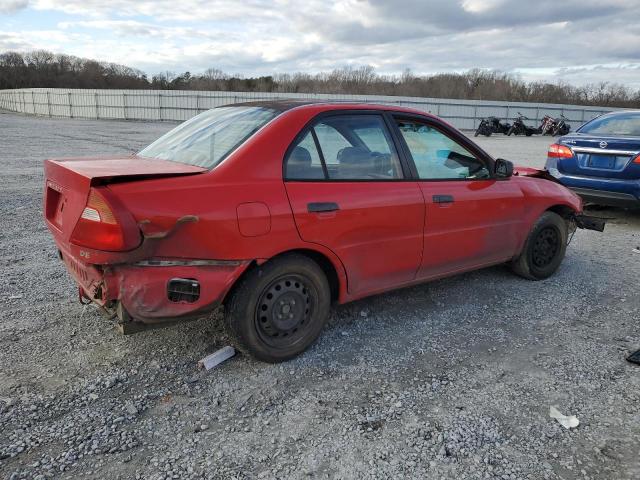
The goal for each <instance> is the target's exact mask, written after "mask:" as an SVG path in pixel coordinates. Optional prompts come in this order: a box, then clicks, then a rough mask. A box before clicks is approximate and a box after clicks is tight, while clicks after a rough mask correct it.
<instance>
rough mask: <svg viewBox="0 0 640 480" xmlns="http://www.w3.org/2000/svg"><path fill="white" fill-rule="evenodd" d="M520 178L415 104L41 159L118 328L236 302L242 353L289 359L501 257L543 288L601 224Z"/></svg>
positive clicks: (78, 265) (311, 110)
mask: <svg viewBox="0 0 640 480" xmlns="http://www.w3.org/2000/svg"><path fill="white" fill-rule="evenodd" d="M513 170H514V168H513V165H512V164H511V163H510V162H509V161H506V160H502V159H497V160H494V159H493V158H492V157H491V156H490V155H488V154H487V153H486V152H484V151H483V150H482V149H481V148H480V147H478V146H477V145H476V144H474V143H473V142H472V141H471V140H469V139H468V138H467V137H466V136H464V135H463V134H461V133H460V132H459V131H457V130H456V129H454V128H453V127H451V126H449V125H448V124H446V123H445V122H443V121H442V120H440V119H438V118H437V117H434V116H431V115H428V114H425V113H424V112H420V111H417V110H413V109H408V108H400V107H394V106H382V105H369V104H364V105H363V104H347V103H303V102H299V103H296V102H263V103H250V104H237V105H231V106H225V107H220V108H215V109H213V110H209V111H207V112H205V113H202V114H200V115H198V116H196V117H194V118H192V119H190V120H188V121H187V122H184V123H183V124H181V125H179V126H178V127H176V128H175V129H173V130H171V131H170V132H168V133H167V134H165V135H164V136H162V137H161V138H159V139H158V140H157V141H155V142H154V143H152V144H151V145H149V146H148V147H146V148H145V149H143V150H142V151H140V152H139V153H138V154H136V155H133V156H117V157H104V158H68V159H51V160H47V161H46V162H45V176H46V180H45V195H44V215H45V218H46V223H47V226H48V227H49V229H50V231H51V233H52V234H53V237H54V239H55V243H56V245H57V247H58V250H59V253H60V257H61V259H62V260H63V261H64V263H65V265H66V267H67V269H68V271H69V273H70V274H71V275H72V276H73V278H74V279H75V281H76V282H77V284H78V285H79V292H80V300H81V301H82V302H88V301H90V302H95V303H96V304H98V305H99V306H100V307H102V309H103V310H104V311H105V312H107V313H108V314H110V315H111V316H113V317H117V321H118V325H119V326H120V328H121V329H122V331H123V332H124V333H133V332H137V331H141V330H145V329H147V328H153V327H157V326H163V325H168V324H174V323H177V322H182V321H185V320H187V319H193V318H200V317H203V316H204V315H205V314H206V313H207V312H209V311H211V310H213V309H214V308H216V307H218V306H220V305H224V310H225V317H226V320H225V321H226V323H227V325H228V327H229V330H230V332H231V333H232V335H233V336H234V337H235V340H236V341H237V345H238V346H239V347H240V348H241V349H244V350H245V351H248V352H250V353H251V354H252V355H254V356H255V357H256V358H258V359H261V360H264V361H268V362H278V361H283V360H286V359H289V358H292V357H293V356H295V355H298V354H299V353H301V352H302V351H304V350H305V349H306V348H307V347H308V346H309V345H310V344H311V343H312V342H313V341H314V340H315V339H316V338H317V337H318V335H319V334H320V332H321V330H322V328H323V325H324V324H325V322H326V320H327V318H328V316H329V311H330V308H331V305H332V304H334V303H345V302H349V301H351V300H355V299H358V298H362V297H365V296H368V295H373V294H376V293H379V292H384V291H387V290H390V289H395V288H399V287H405V286H408V285H413V284H416V283H420V282H425V281H428V280H433V279H436V278H441V277H445V276H448V275H453V274H456V273H460V272H465V271H468V270H473V269H478V268H482V267H486V266H489V265H496V264H502V263H504V264H508V265H510V266H511V268H512V269H513V271H514V272H515V273H517V274H518V275H521V276H523V277H526V278H528V279H531V280H539V279H544V278H546V277H548V276H550V275H551V274H553V273H554V272H555V271H556V269H557V268H558V266H559V265H560V263H561V262H562V259H563V257H564V254H565V249H566V245H567V238H568V235H569V233H570V232H571V231H572V229H573V228H575V227H576V226H577V227H586V228H591V229H597V230H602V228H603V223H602V222H601V221H598V220H597V219H594V218H591V217H586V216H584V215H582V203H581V200H580V198H579V197H578V196H577V195H575V194H574V193H572V192H571V191H570V190H568V189H567V188H565V187H563V186H562V185H560V184H558V183H557V182H555V181H554V180H553V178H552V177H548V176H546V174H545V173H544V172H541V171H538V170H534V169H522V170H518V171H516V172H515V173H514V171H513Z"/></svg>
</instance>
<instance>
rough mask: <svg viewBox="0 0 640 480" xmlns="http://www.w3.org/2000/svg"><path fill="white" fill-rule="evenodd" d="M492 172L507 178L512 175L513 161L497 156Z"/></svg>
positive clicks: (499, 176)
mask: <svg viewBox="0 0 640 480" xmlns="http://www.w3.org/2000/svg"><path fill="white" fill-rule="evenodd" d="M494 173H495V174H496V177H498V178H509V177H510V176H512V175H513V163H512V162H510V161H509V160H505V159H504V158H498V159H497V160H496V163H495V166H494Z"/></svg>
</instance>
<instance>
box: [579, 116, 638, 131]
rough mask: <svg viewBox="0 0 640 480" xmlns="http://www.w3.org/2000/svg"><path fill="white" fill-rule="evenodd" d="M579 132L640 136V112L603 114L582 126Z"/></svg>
mask: <svg viewBox="0 0 640 480" xmlns="http://www.w3.org/2000/svg"><path fill="white" fill-rule="evenodd" d="M578 133H587V134H589V135H624V136H630V137H640V113H623V114H618V115H603V116H602V117H598V118H596V119H594V120H591V121H590V122H589V123H587V124H586V125H584V126H582V127H581V128H580V129H578Z"/></svg>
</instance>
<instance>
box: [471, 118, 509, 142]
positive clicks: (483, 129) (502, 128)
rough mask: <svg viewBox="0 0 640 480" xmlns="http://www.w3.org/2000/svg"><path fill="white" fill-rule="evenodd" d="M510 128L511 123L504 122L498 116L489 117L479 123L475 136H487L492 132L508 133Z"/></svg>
mask: <svg viewBox="0 0 640 480" xmlns="http://www.w3.org/2000/svg"><path fill="white" fill-rule="evenodd" d="M510 128H511V124H510V123H508V122H506V121H505V122H503V121H501V120H500V119H499V118H498V117H487V118H483V119H482V120H481V121H480V125H478V128H477V129H476V133H475V135H474V136H476V137H477V136H478V135H484V136H485V137H490V136H491V134H492V133H503V134H505V135H506V134H507V132H508V131H509V129H510Z"/></svg>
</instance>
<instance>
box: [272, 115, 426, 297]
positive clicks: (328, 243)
mask: <svg viewBox="0 0 640 480" xmlns="http://www.w3.org/2000/svg"><path fill="white" fill-rule="evenodd" d="M407 174H408V170H407V167H406V165H404V166H403V164H402V162H401V159H400V156H399V155H398V152H397V151H396V148H395V146H394V142H393V140H392V137H391V135H390V133H389V128H388V124H387V120H386V119H385V118H384V117H383V116H382V115H379V114H375V113H355V112H347V113H341V114H332V115H325V116H322V117H320V118H318V119H317V120H316V121H315V122H314V123H313V124H311V125H310V126H308V127H307V128H306V129H305V130H304V131H303V132H301V134H300V135H299V136H298V138H297V139H296V140H295V141H294V144H293V145H292V146H291V147H290V148H289V151H288V154H287V157H286V158H285V169H284V180H285V185H286V189H287V194H288V196H289V201H290V203H291V208H292V210H293V214H294V217H295V222H296V225H297V228H298V231H299V233H300V236H301V237H302V239H303V240H305V241H307V242H313V243H318V244H321V245H323V246H325V247H327V248H329V249H331V250H332V251H333V252H334V253H336V254H337V256H338V257H339V258H340V259H341V261H342V263H343V264H344V266H345V269H346V271H347V277H348V291H349V293H350V294H351V295H353V296H362V295H365V294H368V293H373V292H375V291H380V290H384V289H387V288H390V287H394V286H398V285H401V284H403V283H407V282H410V281H412V280H413V279H414V278H415V275H416V272H417V270H418V268H419V266H420V260H421V256H422V243H423V241H422V232H423V223H424V209H425V206H424V200H423V196H422V193H421V191H420V188H419V187H418V184H417V182H415V181H411V180H406V178H407V176H408V175H407Z"/></svg>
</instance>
